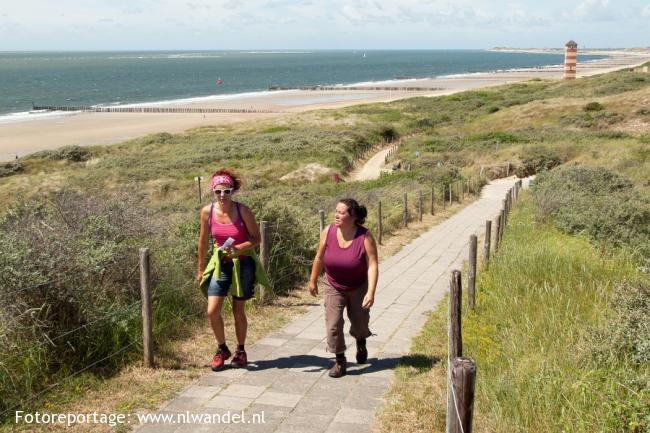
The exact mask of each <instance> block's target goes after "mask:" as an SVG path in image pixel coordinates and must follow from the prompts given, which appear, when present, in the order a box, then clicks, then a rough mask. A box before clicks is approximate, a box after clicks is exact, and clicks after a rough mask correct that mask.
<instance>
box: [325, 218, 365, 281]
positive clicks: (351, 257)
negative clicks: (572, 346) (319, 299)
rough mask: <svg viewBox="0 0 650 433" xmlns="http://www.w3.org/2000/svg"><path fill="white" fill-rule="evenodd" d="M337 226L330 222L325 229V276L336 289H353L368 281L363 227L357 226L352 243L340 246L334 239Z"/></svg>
mask: <svg viewBox="0 0 650 433" xmlns="http://www.w3.org/2000/svg"><path fill="white" fill-rule="evenodd" d="M336 231H337V227H336V226H335V225H334V224H332V225H330V226H329V228H328V229H327V238H326V240H325V256H324V257H323V264H324V266H325V277H326V278H327V281H328V282H329V283H330V284H331V285H332V287H334V288H335V289H338V290H343V291H345V290H354V289H357V288H359V287H361V286H363V285H364V284H365V283H366V282H367V281H368V260H367V259H366V248H365V246H364V241H365V239H366V232H367V231H368V230H367V229H366V228H365V227H357V232H356V233H355V234H354V239H353V240H352V244H350V246H349V247H347V248H341V247H340V246H339V241H338V240H337V239H336Z"/></svg>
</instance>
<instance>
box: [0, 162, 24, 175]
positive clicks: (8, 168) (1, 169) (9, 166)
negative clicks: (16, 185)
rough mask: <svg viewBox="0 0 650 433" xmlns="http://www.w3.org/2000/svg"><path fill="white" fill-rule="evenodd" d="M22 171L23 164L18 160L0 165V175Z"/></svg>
mask: <svg viewBox="0 0 650 433" xmlns="http://www.w3.org/2000/svg"><path fill="white" fill-rule="evenodd" d="M21 171H23V165H22V164H21V163H19V162H7V163H5V164H1V165H0V177H6V176H11V175H12V174H16V173H20V172H21Z"/></svg>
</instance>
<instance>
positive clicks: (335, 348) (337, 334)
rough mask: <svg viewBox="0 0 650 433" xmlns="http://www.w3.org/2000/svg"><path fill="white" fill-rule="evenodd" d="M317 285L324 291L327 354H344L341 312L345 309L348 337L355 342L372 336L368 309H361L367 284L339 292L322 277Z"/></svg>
mask: <svg viewBox="0 0 650 433" xmlns="http://www.w3.org/2000/svg"><path fill="white" fill-rule="evenodd" d="M319 285H320V286H321V287H323V288H324V289H325V290H324V295H325V328H326V331H327V351H328V352H331V353H343V352H345V337H344V336H343V326H344V324H345V320H344V319H343V310H344V309H346V308H347V313H348V319H350V335H351V336H353V337H354V338H356V339H357V340H358V339H361V338H368V337H370V336H371V335H372V333H371V332H370V329H369V328H368V324H369V323H370V309H365V308H361V304H362V303H363V298H364V296H366V293H367V292H368V283H366V284H364V285H363V286H361V287H358V288H357V289H354V290H350V291H341V290H337V289H335V288H334V287H332V286H331V285H330V284H329V282H328V281H327V277H324V276H323V277H322V278H321V279H320V282H319Z"/></svg>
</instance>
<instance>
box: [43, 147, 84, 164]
mask: <svg viewBox="0 0 650 433" xmlns="http://www.w3.org/2000/svg"><path fill="white" fill-rule="evenodd" d="M54 155H55V156H54V157H52V159H61V160H66V161H73V162H81V161H87V160H89V159H90V157H91V153H90V151H89V150H88V149H86V148H84V147H81V146H66V147H62V148H60V149H59V150H58V151H57V152H56V153H55V154H54Z"/></svg>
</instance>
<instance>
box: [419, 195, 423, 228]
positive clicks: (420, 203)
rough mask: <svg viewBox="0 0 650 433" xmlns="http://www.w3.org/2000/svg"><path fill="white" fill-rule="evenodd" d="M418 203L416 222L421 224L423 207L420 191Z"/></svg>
mask: <svg viewBox="0 0 650 433" xmlns="http://www.w3.org/2000/svg"><path fill="white" fill-rule="evenodd" d="M419 195H420V196H419V203H418V220H419V221H420V222H422V207H423V206H424V205H423V203H422V190H420V191H419Z"/></svg>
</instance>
